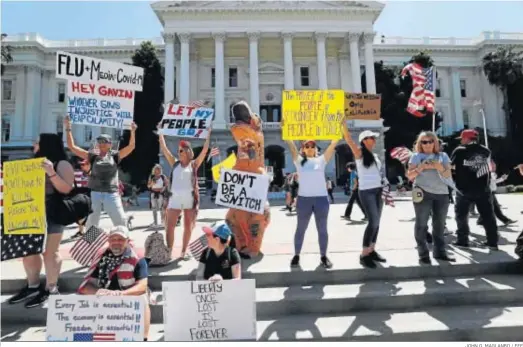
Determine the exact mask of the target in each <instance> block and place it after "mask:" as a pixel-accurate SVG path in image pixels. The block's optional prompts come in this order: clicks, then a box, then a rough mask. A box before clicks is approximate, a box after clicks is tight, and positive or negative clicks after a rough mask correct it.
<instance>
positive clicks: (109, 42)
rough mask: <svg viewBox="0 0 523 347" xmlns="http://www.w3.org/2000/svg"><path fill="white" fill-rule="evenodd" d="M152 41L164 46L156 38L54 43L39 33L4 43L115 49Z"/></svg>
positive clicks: (26, 34)
mask: <svg viewBox="0 0 523 347" xmlns="http://www.w3.org/2000/svg"><path fill="white" fill-rule="evenodd" d="M145 41H151V42H152V43H153V44H155V45H163V44H164V42H163V39H162V38H161V37H155V38H150V39H136V38H127V39H104V38H99V39H89V40H62V41H53V40H47V39H45V38H43V37H42V36H40V34H38V33H25V34H16V35H8V36H7V37H6V38H5V39H4V42H12V43H24V42H37V43H39V44H41V45H42V46H44V47H49V48H60V47H99V46H101V47H114V46H139V45H140V44H141V43H142V42H145Z"/></svg>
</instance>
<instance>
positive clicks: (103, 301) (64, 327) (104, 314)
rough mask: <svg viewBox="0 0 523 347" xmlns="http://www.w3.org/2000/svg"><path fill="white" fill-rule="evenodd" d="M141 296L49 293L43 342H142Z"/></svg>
mask: <svg viewBox="0 0 523 347" xmlns="http://www.w3.org/2000/svg"><path fill="white" fill-rule="evenodd" d="M145 305H146V303H145V298H144V297H143V296H96V295H51V296H50V297H49V307H48V309H47V333H46V341H78V342H80V341H92V342H95V341H143V338H144V326H145V325H144V322H145V321H144V312H145Z"/></svg>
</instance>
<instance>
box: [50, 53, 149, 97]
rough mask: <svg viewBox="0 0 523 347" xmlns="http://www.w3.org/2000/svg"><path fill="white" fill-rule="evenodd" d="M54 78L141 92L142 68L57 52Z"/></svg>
mask: <svg viewBox="0 0 523 347" xmlns="http://www.w3.org/2000/svg"><path fill="white" fill-rule="evenodd" d="M56 77H57V78H63V79H66V80H73V81H77V82H82V83H96V84H105V85H111V86H115V87H118V88H121V89H130V90H135V91H140V92H141V91H142V89H143V68H141V67H138V66H133V65H127V64H121V63H116V62H112V61H108V60H101V59H96V58H91V57H85V56H82V55H77V54H72V53H67V52H62V51H60V52H57V53H56Z"/></svg>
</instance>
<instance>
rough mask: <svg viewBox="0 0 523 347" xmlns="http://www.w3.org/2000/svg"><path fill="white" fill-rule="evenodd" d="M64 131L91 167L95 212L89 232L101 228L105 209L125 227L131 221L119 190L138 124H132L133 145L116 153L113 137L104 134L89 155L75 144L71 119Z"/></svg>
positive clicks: (67, 119) (90, 221)
mask: <svg viewBox="0 0 523 347" xmlns="http://www.w3.org/2000/svg"><path fill="white" fill-rule="evenodd" d="M64 128H65V131H66V134H67V146H68V147H69V149H70V150H71V152H73V153H74V154H75V155H76V156H78V157H80V158H82V159H84V160H87V161H88V162H89V164H90V165H91V174H90V175H89V183H88V186H89V188H90V189H91V207H92V209H93V213H91V214H90V215H89V218H88V219H87V224H86V229H87V230H89V228H90V227H91V226H92V225H95V226H99V224H100V216H101V214H102V208H103V210H104V211H105V212H107V214H108V215H109V217H110V218H111V221H112V222H113V225H114V226H118V225H123V226H125V225H126V224H127V218H126V216H125V211H124V209H123V205H122V198H121V196H120V194H119V189H118V182H119V180H118V164H119V163H120V161H122V160H123V159H124V158H125V157H127V156H128V155H129V154H131V153H132V152H133V151H134V148H135V133H136V128H137V127H136V124H135V123H134V122H133V123H132V124H131V137H130V139H129V144H128V145H127V146H126V147H124V148H122V149H120V150H119V151H115V150H112V139H111V136H109V135H107V134H101V135H100V136H98V137H97V138H96V144H97V150H96V151H89V152H88V151H86V150H85V149H83V148H80V147H78V146H76V145H75V143H74V139H73V135H72V133H71V120H70V119H69V117H65V119H64Z"/></svg>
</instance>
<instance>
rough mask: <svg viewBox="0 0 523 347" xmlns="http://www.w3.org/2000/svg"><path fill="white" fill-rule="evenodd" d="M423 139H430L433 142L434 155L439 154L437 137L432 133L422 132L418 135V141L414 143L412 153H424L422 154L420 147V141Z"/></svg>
mask: <svg viewBox="0 0 523 347" xmlns="http://www.w3.org/2000/svg"><path fill="white" fill-rule="evenodd" d="M424 137H428V138H430V139H432V141H434V153H435V154H439V153H440V151H441V147H440V145H439V139H438V135H436V134H435V133H433V132H432V131H422V132H421V133H420V134H419V135H418V139H417V140H416V142H415V143H414V152H416V153H424V152H423V146H422V145H421V139H422V138H424Z"/></svg>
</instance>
